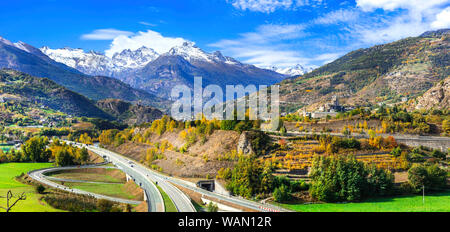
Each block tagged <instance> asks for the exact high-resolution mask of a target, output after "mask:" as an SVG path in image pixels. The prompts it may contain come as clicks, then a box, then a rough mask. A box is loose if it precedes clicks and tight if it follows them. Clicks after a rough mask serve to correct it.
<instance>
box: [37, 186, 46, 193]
mask: <svg viewBox="0 0 450 232" xmlns="http://www.w3.org/2000/svg"><path fill="white" fill-rule="evenodd" d="M36 192H37V193H39V194H43V193H44V192H45V187H44V186H43V185H42V184H40V185H38V186H36Z"/></svg>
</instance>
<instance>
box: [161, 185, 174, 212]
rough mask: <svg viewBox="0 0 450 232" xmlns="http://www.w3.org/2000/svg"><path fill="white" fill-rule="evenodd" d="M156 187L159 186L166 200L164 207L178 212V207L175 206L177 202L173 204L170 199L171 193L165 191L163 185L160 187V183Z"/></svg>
mask: <svg viewBox="0 0 450 232" xmlns="http://www.w3.org/2000/svg"><path fill="white" fill-rule="evenodd" d="M156 187H158V190H159V192H160V193H161V195H162V198H163V200H164V207H165V209H166V212H178V210H177V207H176V206H175V204H173V202H172V200H171V199H170V197H169V195H167V193H165V192H164V191H163V190H162V189H161V187H159V185H156Z"/></svg>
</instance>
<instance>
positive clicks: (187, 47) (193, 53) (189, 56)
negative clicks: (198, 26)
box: [166, 41, 211, 62]
mask: <svg viewBox="0 0 450 232" xmlns="http://www.w3.org/2000/svg"><path fill="white" fill-rule="evenodd" d="M166 55H172V56H181V57H183V58H184V59H185V60H187V61H193V60H200V61H208V62H211V59H210V57H209V54H208V53H206V52H204V51H203V50H202V49H200V48H199V47H197V46H195V43H194V42H190V41H186V42H184V43H183V44H182V45H181V46H175V47H173V48H171V49H170V50H169V52H167V54H166Z"/></svg>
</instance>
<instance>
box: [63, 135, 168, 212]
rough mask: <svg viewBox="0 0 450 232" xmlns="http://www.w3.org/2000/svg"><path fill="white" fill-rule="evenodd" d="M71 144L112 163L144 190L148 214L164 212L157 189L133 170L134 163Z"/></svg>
mask: <svg viewBox="0 0 450 232" xmlns="http://www.w3.org/2000/svg"><path fill="white" fill-rule="evenodd" d="M71 143H72V144H75V145H78V146H84V147H86V148H87V149H89V150H90V151H92V152H94V153H96V154H97V155H99V156H102V157H104V159H106V160H108V161H109V162H112V163H113V164H114V165H116V166H117V167H118V168H119V169H120V170H122V171H123V172H125V173H126V174H127V175H128V176H130V177H131V178H132V179H133V181H134V182H135V183H136V184H137V185H139V186H140V187H141V188H142V189H143V190H144V194H145V198H146V200H147V204H148V211H149V212H165V206H164V200H163V198H162V195H161V193H160V192H159V190H158V188H156V186H155V184H154V183H153V182H152V181H151V180H150V179H149V178H148V177H147V176H146V175H145V174H144V173H142V172H140V171H138V170H136V169H135V168H134V165H133V164H132V163H134V162H132V163H130V162H131V160H124V159H120V157H117V156H112V155H110V154H108V153H107V152H105V151H104V150H103V149H101V148H98V147H95V146H86V145H80V144H76V143H73V142H71ZM132 166H133V167H132Z"/></svg>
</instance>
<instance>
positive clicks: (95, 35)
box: [81, 29, 133, 40]
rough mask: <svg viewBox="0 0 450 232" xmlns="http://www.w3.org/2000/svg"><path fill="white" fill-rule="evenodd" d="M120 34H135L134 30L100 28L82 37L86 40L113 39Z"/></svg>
mask: <svg viewBox="0 0 450 232" xmlns="http://www.w3.org/2000/svg"><path fill="white" fill-rule="evenodd" d="M120 35H124V36H130V35H133V32H129V31H121V30H116V29H98V30H95V31H93V32H91V33H89V34H84V35H82V36H81V39H84V40H112V39H114V38H116V37H117V36H120Z"/></svg>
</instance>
